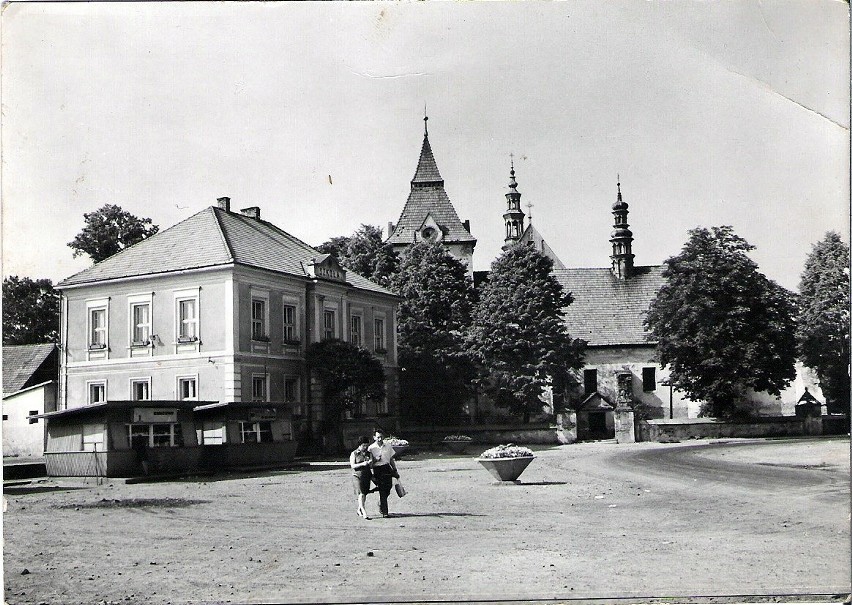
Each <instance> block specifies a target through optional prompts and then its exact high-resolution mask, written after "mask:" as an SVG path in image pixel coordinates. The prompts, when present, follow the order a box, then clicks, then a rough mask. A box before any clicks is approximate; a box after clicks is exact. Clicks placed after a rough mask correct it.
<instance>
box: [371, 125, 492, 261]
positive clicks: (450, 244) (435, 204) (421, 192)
mask: <svg viewBox="0 0 852 605" xmlns="http://www.w3.org/2000/svg"><path fill="white" fill-rule="evenodd" d="M428 120H429V118H428V117H424V118H423V145H422V146H421V148H420V159H419V160H418V162H417V170H415V171H414V178H413V179H411V191H410V193H409V194H408V201H406V202H405V207H404V208H403V209H402V214H401V215H400V216H399V220H398V221H397V222H396V224H395V225H394V224H393V223H389V224H388V238H387V242H388V243H390V244H391V245H393V248H394V250H395V251H396V252H398V253H402V251H403V250H405V248H407V247H408V246H410V245H412V244H414V243H416V242H421V241H423V242H440V243H441V244H443V245H444V247H446V248H447V251H448V252H449V253H450V254H452V255H453V256H455V257H456V258H458V259H459V260H461V261H463V262H465V263H467V266H468V270H469V272H470V273H471V274H472V272H473V263H472V260H473V249H474V247H475V246H476V238H475V237H473V236H472V235H471V234H470V222H469V221H464V222H462V221H461V220H460V219H459V216H458V214H456V209H455V208H453V204H452V202H450V198H449V196H448V195H447V192H446V191H445V190H444V179H443V177H441V173H440V172H439V171H438V164H437V163H436V162H435V156H434V155H433V154H432V146H431V145H430V144H429V128H428Z"/></svg>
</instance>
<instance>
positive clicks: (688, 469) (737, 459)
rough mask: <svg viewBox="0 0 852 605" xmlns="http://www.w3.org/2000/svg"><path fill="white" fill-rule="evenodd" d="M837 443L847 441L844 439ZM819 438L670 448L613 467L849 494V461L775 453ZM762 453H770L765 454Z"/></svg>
mask: <svg viewBox="0 0 852 605" xmlns="http://www.w3.org/2000/svg"><path fill="white" fill-rule="evenodd" d="M835 441H838V442H841V441H843V439H837V440H835ZM808 443H814V444H816V443H819V440H815V439H812V440H802V439H799V440H783V441H781V440H770V441H767V440H759V439H749V440H741V441H718V442H714V443H707V444H701V445H692V446H690V447H684V446H677V447H665V448H660V449H654V450H650V451H648V450H645V451H643V450H634V451H631V452H630V453H628V454H626V455H623V456H619V457H615V458H613V462H614V464H613V466H614V467H618V468H624V469H633V470H637V469H641V470H642V472H644V473H646V474H654V475H657V476H660V477H679V478H688V479H689V480H699V481H701V482H705V483H727V484H735V485H738V486H741V487H744V488H749V489H756V490H761V491H767V492H778V491H779V490H784V489H798V488H820V487H821V488H824V489H827V490H829V491H831V492H833V493H839V494H845V495H846V498H847V500H848V494H849V458H848V456H847V457H846V459H845V464H844V460H842V459H838V460H833V461H832V462H834V463H833V464H832V463H830V462H825V461H822V460H821V461H819V462H817V463H815V464H809V463H808V461H807V460H806V459H805V460H802V461H796V460H790V459H789V456H788V457H787V458H783V457H782V458H776V457H774V456H773V453H775V452H777V451H779V449H780V448H781V447H785V446H786V445H787V444H791V445H797V446H800V447H801V446H803V445H806V444H808ZM761 451H765V453H764V454H763V455H761Z"/></svg>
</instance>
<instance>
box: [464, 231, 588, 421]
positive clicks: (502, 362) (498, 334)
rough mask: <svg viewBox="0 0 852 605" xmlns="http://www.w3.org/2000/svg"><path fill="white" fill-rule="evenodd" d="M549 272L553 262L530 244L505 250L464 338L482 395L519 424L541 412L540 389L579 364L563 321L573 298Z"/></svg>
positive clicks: (579, 347) (561, 380) (577, 348)
mask: <svg viewBox="0 0 852 605" xmlns="http://www.w3.org/2000/svg"><path fill="white" fill-rule="evenodd" d="M552 269H553V261H551V260H550V259H549V258H547V257H546V256H544V255H542V254H541V253H539V252H538V251H537V250H536V249H535V248H534V247H533V246H527V245H523V244H516V245H514V246H511V247H510V248H508V249H507V250H506V251H505V252H504V253H503V254H502V255H501V256H500V257H499V258H497V259H496V260H495V261H494V262H493V263H492V265H491V273H490V275H489V280H488V282H487V283H486V284H485V285H484V286H483V287H482V289H481V292H480V299H479V302H478V303H477V305H476V308H475V310H474V313H473V323H472V326H471V330H470V334H469V338H468V345H469V350H470V351H471V353H472V354H473V355H474V357H475V359H476V360H477V361H478V363H479V364H480V367H481V369H482V376H483V378H484V380H483V385H484V388H485V392H486V394H488V395H489V397H491V399H492V400H494V402H495V403H496V404H497V405H500V406H503V407H508V408H509V409H510V410H511V411H512V412H513V413H516V414H520V415H523V417H524V421H525V422H526V421H528V420H529V418H530V415H531V414H532V413H535V412H537V411H539V410H540V409H541V406H542V400H541V396H542V395H543V394H544V391H545V389H546V388H547V387H548V386H551V385H552V384H557V385H559V384H565V382H566V381H567V380H568V375H569V372H570V371H571V370H576V369H578V368H579V367H580V366H581V364H582V351H583V345H584V343H583V342H582V341H580V340H576V339H573V338H572V337H571V336H570V334H568V330H567V328H566V327H565V322H564V314H565V308H566V307H567V306H568V305H570V304H571V302H572V300H573V298H572V296H571V294H570V293H567V292H564V291H563V289H562V286H561V284H560V283H559V282H558V281H557V280H556V279H555V278H554V277H553V276H552V275H551V271H552Z"/></svg>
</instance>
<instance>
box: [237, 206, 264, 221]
mask: <svg viewBox="0 0 852 605" xmlns="http://www.w3.org/2000/svg"><path fill="white" fill-rule="evenodd" d="M240 214H242V215H243V216H248V217H250V218H254V219H258V220H260V206H249V207H248V208H243V209H242V210H240Z"/></svg>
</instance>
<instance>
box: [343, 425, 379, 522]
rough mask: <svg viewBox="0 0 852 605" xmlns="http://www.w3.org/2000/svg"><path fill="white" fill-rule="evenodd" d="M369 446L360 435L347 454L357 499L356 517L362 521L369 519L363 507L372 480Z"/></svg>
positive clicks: (368, 442)
mask: <svg viewBox="0 0 852 605" xmlns="http://www.w3.org/2000/svg"><path fill="white" fill-rule="evenodd" d="M369 445H370V440H369V439H368V438H367V437H366V436H364V435H362V436H360V437H358V447H356V448H355V449H354V450H353V451H352V453H351V454H349V466H351V467H352V483H353V485H354V486H355V495H356V496H357V497H358V516H359V517H363V518H364V519H369V518H370V517H368V516H367V509H366V508H364V505H365V504H366V503H367V494H369V493H370V480H371V479H372V478H373V472H372V471H371V470H370V469H371V467H372V466H373V456H372V455H371V454H370V452H369V451H367V446H369Z"/></svg>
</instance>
